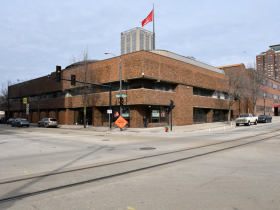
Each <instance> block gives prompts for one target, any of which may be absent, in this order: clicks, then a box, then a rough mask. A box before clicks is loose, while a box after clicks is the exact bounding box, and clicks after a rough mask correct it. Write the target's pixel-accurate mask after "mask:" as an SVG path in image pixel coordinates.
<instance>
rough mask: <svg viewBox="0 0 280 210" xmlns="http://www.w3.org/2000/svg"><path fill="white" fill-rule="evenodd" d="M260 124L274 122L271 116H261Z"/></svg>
mask: <svg viewBox="0 0 280 210" xmlns="http://www.w3.org/2000/svg"><path fill="white" fill-rule="evenodd" d="M258 122H264V123H268V122H272V117H271V116H270V115H260V116H259V119H258Z"/></svg>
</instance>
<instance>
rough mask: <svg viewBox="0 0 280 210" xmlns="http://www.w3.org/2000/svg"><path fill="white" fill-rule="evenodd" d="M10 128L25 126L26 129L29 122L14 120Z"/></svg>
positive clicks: (22, 119)
mask: <svg viewBox="0 0 280 210" xmlns="http://www.w3.org/2000/svg"><path fill="white" fill-rule="evenodd" d="M11 126H12V127H14V126H17V127H23V126H26V127H29V121H28V120H27V119H25V118H17V119H15V120H14V121H13V122H12V123H11Z"/></svg>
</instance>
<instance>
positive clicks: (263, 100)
mask: <svg viewBox="0 0 280 210" xmlns="http://www.w3.org/2000/svg"><path fill="white" fill-rule="evenodd" d="M263 106H264V107H263V111H264V115H265V93H263Z"/></svg>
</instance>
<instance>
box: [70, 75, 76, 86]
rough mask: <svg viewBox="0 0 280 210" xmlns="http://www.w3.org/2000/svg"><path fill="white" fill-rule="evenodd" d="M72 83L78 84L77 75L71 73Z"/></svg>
mask: <svg viewBox="0 0 280 210" xmlns="http://www.w3.org/2000/svg"><path fill="white" fill-rule="evenodd" d="M71 85H76V75H74V74H72V75H71Z"/></svg>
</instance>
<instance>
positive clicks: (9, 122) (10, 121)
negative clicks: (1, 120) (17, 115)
mask: <svg viewBox="0 0 280 210" xmlns="http://www.w3.org/2000/svg"><path fill="white" fill-rule="evenodd" d="M14 120H15V119H14V118H10V119H8V120H7V122H6V124H7V125H10V124H12V122H13V121H14Z"/></svg>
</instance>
